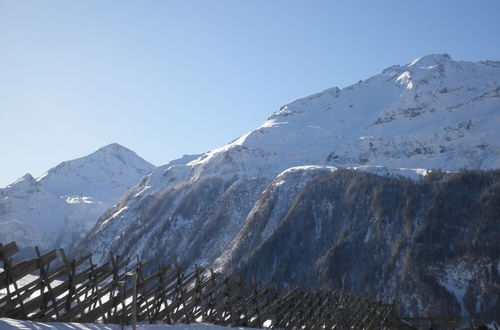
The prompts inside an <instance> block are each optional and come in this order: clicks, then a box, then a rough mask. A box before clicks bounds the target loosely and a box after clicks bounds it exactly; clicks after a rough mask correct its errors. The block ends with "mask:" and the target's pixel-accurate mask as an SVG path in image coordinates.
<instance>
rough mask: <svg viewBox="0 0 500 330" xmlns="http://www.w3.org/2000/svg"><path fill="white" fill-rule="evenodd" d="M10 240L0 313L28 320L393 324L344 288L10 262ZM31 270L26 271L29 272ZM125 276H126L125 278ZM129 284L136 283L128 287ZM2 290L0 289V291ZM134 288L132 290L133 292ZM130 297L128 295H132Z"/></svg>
mask: <svg viewBox="0 0 500 330" xmlns="http://www.w3.org/2000/svg"><path fill="white" fill-rule="evenodd" d="M17 252H18V247H17V245H16V243H15V242H11V243H9V244H6V245H1V244H0V261H3V268H4V270H3V272H1V273H0V317H9V318H16V319H24V320H33V321H62V322H69V321H71V322H89V323H93V322H103V323H115V324H130V322H131V321H132V318H133V314H134V313H133V311H134V302H135V307H136V308H137V309H136V310H137V320H138V321H143V322H144V321H149V322H153V321H163V322H166V323H170V324H173V323H194V322H206V323H213V324H217V325H223V326H233V327H237V326H244V327H259V328H262V327H265V328H285V329H361V328H363V329H383V328H385V329H401V328H403V327H404V323H403V322H401V321H400V320H398V319H397V317H396V315H395V312H394V306H393V305H391V304H385V303H381V302H376V301H372V300H370V299H369V298H367V297H363V296H360V295H354V294H352V293H349V292H346V291H332V290H323V289H318V290H302V289H298V288H295V289H292V290H283V289H279V288H277V287H276V286H275V285H263V284H257V283H255V282H254V281H248V280H245V279H243V278H240V277H238V276H236V275H234V276H224V275H222V274H219V273H214V272H211V271H207V270H205V269H201V268H199V267H196V268H195V269H194V270H191V271H188V270H187V269H185V268H183V267H181V266H179V265H178V264H177V263H176V262H174V264H173V265H165V266H161V265H159V264H158V265H156V269H155V271H154V272H153V273H152V274H151V271H149V272H146V271H145V270H146V269H151V262H145V263H142V262H139V261H134V262H132V261H131V260H129V259H127V260H121V259H120V258H118V257H115V258H113V260H111V261H110V262H109V263H107V264H104V265H102V266H96V265H95V264H93V263H92V256H91V255H87V256H83V257H80V258H77V259H73V260H68V259H67V257H66V255H65V253H64V250H60V253H59V256H60V261H61V263H59V264H60V266H56V267H55V268H54V269H50V268H51V267H50V266H51V263H52V265H54V264H58V263H53V261H55V260H56V259H57V253H56V251H55V250H53V251H50V252H48V253H46V254H43V255H42V254H40V251H39V250H38V248H36V253H37V256H38V257H37V258H34V259H31V260H27V261H23V262H20V263H16V264H13V263H12V260H11V256H13V255H14V254H16V253H17ZM34 273H35V274H36V275H33V274H34ZM130 274H134V276H133V277H135V279H134V280H133V279H132V276H130ZM134 282H135V283H136V286H135V288H136V289H135V290H134ZM2 292H3V294H2ZM134 292H136V294H135V295H134ZM134 298H135V299H134Z"/></svg>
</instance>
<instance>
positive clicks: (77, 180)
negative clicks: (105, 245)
mask: <svg viewBox="0 0 500 330" xmlns="http://www.w3.org/2000/svg"><path fill="white" fill-rule="evenodd" d="M153 168H154V165H152V164H150V163H149V162H147V161H145V160H143V159H142V158H140V157H139V156H138V155H137V154H135V153H134V152H133V151H131V150H130V149H127V148H125V147H123V146H121V145H119V144H117V143H112V144H109V145H106V146H104V147H102V148H100V149H98V150H97V151H95V152H93V153H91V154H89V155H86V156H83V157H80V158H77V159H73V160H69V161H65V162H62V163H60V164H59V165H57V166H55V167H53V168H51V169H50V170H49V171H47V172H46V173H44V174H43V175H41V176H39V177H38V178H36V179H35V178H34V177H33V176H32V175H31V174H29V173H28V174H26V175H24V176H23V177H21V178H20V179H18V180H16V181H15V182H14V183H12V184H10V185H7V186H6V187H5V188H2V189H0V197H1V199H0V228H3V229H0V235H1V236H2V241H6V240H7V241H10V240H17V241H18V242H19V244H20V245H21V247H22V248H26V247H28V246H33V245H38V246H40V247H41V248H44V249H48V248H51V247H56V246H57V247H69V245H70V244H73V243H72V242H73V240H75V237H78V236H79V235H81V234H82V233H84V232H85V231H87V230H89V229H90V227H92V225H93V223H95V221H96V220H97V219H98V218H99V216H100V215H101V214H102V213H103V212H104V211H105V210H106V209H107V208H108V207H110V206H111V205H113V204H114V203H116V202H117V201H118V198H119V197H120V196H121V195H122V194H123V193H124V192H125V191H126V190H127V189H128V188H130V187H131V186H133V185H135V184H136V183H137V182H138V181H139V179H141V178H142V177H143V176H144V175H146V174H147V173H148V172H149V171H151V170H152V169H153ZM12 228H17V229H16V230H13V229H12ZM23 232H29V233H31V234H30V235H24V234H23V235H24V236H22V237H21V236H19V235H16V233H23ZM37 236H38V237H42V238H40V239H39V238H37ZM29 237H32V243H33V244H30V240H29Z"/></svg>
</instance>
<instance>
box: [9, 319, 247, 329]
mask: <svg viewBox="0 0 500 330" xmlns="http://www.w3.org/2000/svg"><path fill="white" fill-rule="evenodd" d="M0 329H2V330H10V329H40V330H51V329H53V330H59V329H71V330H75V329H77V330H120V329H122V327H121V326H120V325H116V324H98V323H73V322H64V323H63V322H48V323H44V322H33V321H21V320H14V319H9V318H6V317H3V318H0ZM124 329H127V330H129V329H132V327H131V326H125V327H124ZM137 329H140V330H160V329H161V330H163V329H165V330H222V329H241V330H244V329H248V328H226V327H221V326H218V325H211V324H201V323H198V324H176V325H168V324H140V325H138V326H137Z"/></svg>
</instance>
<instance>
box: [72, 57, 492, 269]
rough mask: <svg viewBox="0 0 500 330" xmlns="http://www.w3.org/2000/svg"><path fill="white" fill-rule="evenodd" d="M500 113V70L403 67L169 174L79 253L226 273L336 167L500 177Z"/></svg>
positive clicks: (291, 107)
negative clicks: (484, 172) (464, 171)
mask: <svg viewBox="0 0 500 330" xmlns="http://www.w3.org/2000/svg"><path fill="white" fill-rule="evenodd" d="M499 110H500V62H491V61H487V62H479V63H472V62H459V61H453V60H452V59H451V58H450V57H449V56H448V55H429V56H425V57H423V58H420V59H417V60H415V61H413V62H411V63H409V64H407V65H404V66H393V67H390V68H387V69H385V70H384V71H383V72H382V73H381V74H379V75H376V76H374V77H371V78H369V79H367V80H365V81H360V82H359V83H357V84H354V85H352V86H349V87H347V88H344V89H339V88H332V89H328V90H326V91H324V92H321V93H318V94H315V95H312V96H309V97H306V98H302V99H299V100H296V101H294V102H291V103H289V104H287V105H285V106H283V107H282V108H281V109H280V110H278V111H277V112H275V113H274V114H273V115H272V116H271V117H270V118H269V119H268V120H267V121H266V122H265V123H264V124H263V125H261V126H260V127H258V128H257V129H255V130H253V131H251V132H249V133H247V134H245V135H243V136H242V137H241V138H239V139H237V140H235V141H234V142H232V143H230V144H228V145H226V146H224V147H221V148H219V149H216V150H213V151H210V152H207V153H205V154H203V155H201V156H200V157H199V158H197V159H195V160H193V161H191V162H189V163H187V164H176V165H172V166H171V165H166V166H162V167H159V168H157V169H156V170H155V171H153V172H152V173H151V174H149V175H148V176H146V177H145V178H144V179H143V180H142V181H141V183H140V184H139V185H137V186H136V187H134V188H132V189H131V190H129V191H128V192H127V194H126V195H125V196H124V198H123V199H122V200H121V202H120V203H119V204H118V205H116V206H114V207H113V208H111V209H109V210H108V211H106V213H105V214H104V215H103V216H102V217H101V218H100V220H99V222H98V223H97V224H96V226H95V227H94V228H93V229H92V231H91V232H90V233H89V235H88V236H87V237H86V238H85V239H84V240H82V242H81V243H80V245H79V246H78V250H82V249H83V250H90V251H93V252H94V253H96V254H97V255H98V257H99V258H98V259H100V260H101V261H104V260H105V259H106V258H107V257H108V256H109V254H110V253H118V254H136V253H137V254H138V255H139V256H140V257H142V258H144V259H147V258H150V257H154V256H158V257H162V258H169V257H172V256H177V257H179V258H180V260H181V261H183V262H185V263H187V264H191V263H204V264H207V265H212V266H217V267H222V268H224V267H225V265H226V260H238V258H239V256H243V255H244V254H245V253H247V252H248V251H247V249H248V247H249V246H250V247H252V246H253V247H255V246H258V245H259V244H260V243H262V242H263V241H264V240H266V239H267V238H268V236H269V235H270V234H271V233H272V232H274V231H275V230H278V229H279V223H280V222H281V220H282V219H284V218H285V216H286V214H287V213H288V212H289V211H290V208H291V207H292V205H293V203H294V200H295V198H296V196H297V194H299V193H300V191H301V190H302V189H303V187H304V186H305V185H307V184H308V182H310V181H314V180H315V179H316V178H317V177H318V176H320V175H323V174H324V173H325V172H327V173H329V172H334V171H335V170H336V167H350V168H356V169H359V170H363V171H369V172H375V173H381V174H384V173H388V174H390V173H392V174H401V175H405V176H406V175H408V176H413V177H415V176H416V175H418V174H425V173H427V170H428V169H435V168H442V169H444V170H458V169H461V168H469V169H489V168H499V167H500V130H498V127H500V111H499ZM331 212H335V209H334V208H333V209H332V210H331ZM366 221H368V219H366ZM317 230H318V231H319V232H321V230H322V229H321V228H318V229H317ZM215 260H217V262H216V263H214V261H215Z"/></svg>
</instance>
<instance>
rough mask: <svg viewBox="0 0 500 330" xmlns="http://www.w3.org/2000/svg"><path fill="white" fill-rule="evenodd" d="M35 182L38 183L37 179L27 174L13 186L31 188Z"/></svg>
mask: <svg viewBox="0 0 500 330" xmlns="http://www.w3.org/2000/svg"><path fill="white" fill-rule="evenodd" d="M35 182H36V180H35V178H34V177H33V176H32V175H31V174H29V173H26V174H25V175H23V176H22V177H21V178H19V179H17V180H16V182H14V183H13V184H12V185H11V186H13V185H16V186H31V185H32V184H34V183H35Z"/></svg>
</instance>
